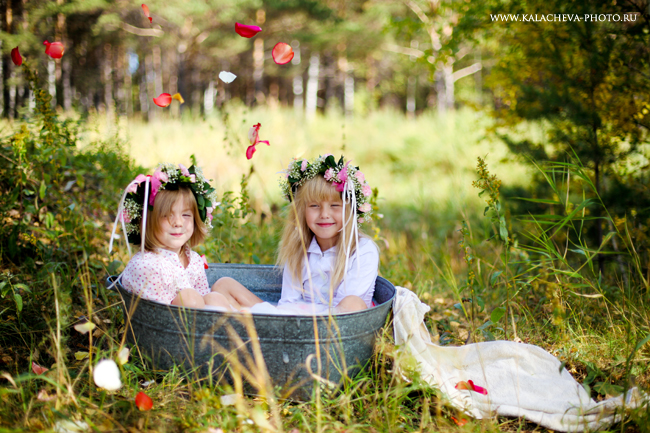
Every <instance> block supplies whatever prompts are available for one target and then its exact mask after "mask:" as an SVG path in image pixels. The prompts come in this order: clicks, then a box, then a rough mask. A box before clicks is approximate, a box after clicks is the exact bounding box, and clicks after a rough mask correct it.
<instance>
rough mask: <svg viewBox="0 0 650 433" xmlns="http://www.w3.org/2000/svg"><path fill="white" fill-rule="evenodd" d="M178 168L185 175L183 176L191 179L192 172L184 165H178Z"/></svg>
mask: <svg viewBox="0 0 650 433" xmlns="http://www.w3.org/2000/svg"><path fill="white" fill-rule="evenodd" d="M178 168H180V169H181V173H183V176H187V177H190V171H189V170H188V169H187V167H185V166H184V165H183V164H178Z"/></svg>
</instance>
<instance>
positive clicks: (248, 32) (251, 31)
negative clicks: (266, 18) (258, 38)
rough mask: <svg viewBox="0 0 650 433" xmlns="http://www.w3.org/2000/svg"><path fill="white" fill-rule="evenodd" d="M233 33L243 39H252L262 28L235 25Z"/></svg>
mask: <svg viewBox="0 0 650 433" xmlns="http://www.w3.org/2000/svg"><path fill="white" fill-rule="evenodd" d="M235 31H236V32H237V34H238V35H239V36H243V37H245V38H252V37H253V36H255V35H256V34H258V33H259V32H261V31H262V28H261V27H259V26H247V25H244V24H239V23H235Z"/></svg>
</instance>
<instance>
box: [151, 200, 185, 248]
mask: <svg viewBox="0 0 650 433" xmlns="http://www.w3.org/2000/svg"><path fill="white" fill-rule="evenodd" d="M193 233H194V214H193V213H192V210H191V209H190V208H189V206H187V205H186V204H185V203H184V201H183V200H176V203H174V206H172V210H171V214H169V215H167V216H166V217H163V219H162V221H161V224H160V230H159V231H158V233H156V237H157V238H158V241H159V242H160V243H161V244H163V246H164V248H165V249H166V250H169V251H173V252H175V253H179V252H180V250H181V248H182V247H183V245H185V243H186V242H187V241H188V240H189V239H190V238H191V237H192V234H193Z"/></svg>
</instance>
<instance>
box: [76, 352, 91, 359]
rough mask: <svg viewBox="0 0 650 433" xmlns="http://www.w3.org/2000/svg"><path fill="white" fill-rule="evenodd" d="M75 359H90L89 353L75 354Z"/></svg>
mask: <svg viewBox="0 0 650 433" xmlns="http://www.w3.org/2000/svg"><path fill="white" fill-rule="evenodd" d="M74 357H75V358H76V360H77V361H81V360H82V359H86V358H88V352H75V354H74Z"/></svg>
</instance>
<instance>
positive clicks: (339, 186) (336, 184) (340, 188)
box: [334, 182, 345, 192]
mask: <svg viewBox="0 0 650 433" xmlns="http://www.w3.org/2000/svg"><path fill="white" fill-rule="evenodd" d="M334 187H335V188H336V190H337V191H338V192H343V190H344V189H345V183H343V182H334Z"/></svg>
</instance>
